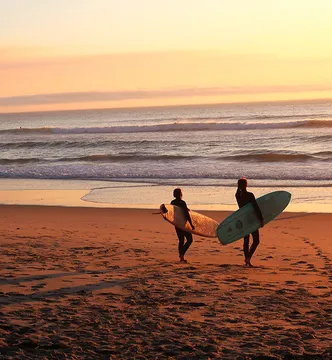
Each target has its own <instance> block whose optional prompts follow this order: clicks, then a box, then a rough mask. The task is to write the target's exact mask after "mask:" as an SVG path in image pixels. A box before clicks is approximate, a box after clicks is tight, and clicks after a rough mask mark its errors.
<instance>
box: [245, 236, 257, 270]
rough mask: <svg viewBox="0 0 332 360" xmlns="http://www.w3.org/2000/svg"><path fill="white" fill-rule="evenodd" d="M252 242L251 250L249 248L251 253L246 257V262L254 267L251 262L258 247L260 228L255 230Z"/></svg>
mask: <svg viewBox="0 0 332 360" xmlns="http://www.w3.org/2000/svg"><path fill="white" fill-rule="evenodd" d="M251 235H252V240H253V241H252V244H251V246H250V250H249V254H248V258H247V259H246V261H245V262H246V264H247V265H248V266H250V267H253V265H252V263H251V258H252V256H253V254H254V252H255V251H256V249H257V246H258V244H259V232H258V230H256V231H254V232H253V233H252V234H251Z"/></svg>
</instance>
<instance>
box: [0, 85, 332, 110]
mask: <svg viewBox="0 0 332 360" xmlns="http://www.w3.org/2000/svg"><path fill="white" fill-rule="evenodd" d="M315 91H332V84H327V85H287V86H282V85H280V86H234V87H205V88H179V89H161V90H134V91H113V92H112V91H90V92H64V93H53V94H35V95H23V96H8V97H0V106H1V107H8V106H25V105H47V104H70V103H93V102H101V101H123V100H141V99H158V98H179V97H196V96H200V97H204V96H226V95H242V94H266V93H270V94H271V93H290V92H297V93H298V92H315Z"/></svg>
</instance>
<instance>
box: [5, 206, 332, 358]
mask: <svg viewBox="0 0 332 360" xmlns="http://www.w3.org/2000/svg"><path fill="white" fill-rule="evenodd" d="M151 212H152V210H144V209H141V210H135V209H98V208H75V207H72V208H65V207H46V206H14V205H4V206H0V224H1V226H0V232H1V236H0V242H1V246H0V315H1V316H0V358H1V359H285V358H287V359H329V358H332V333H331V328H332V306H331V303H332V301H331V300H332V295H331V289H332V243H331V235H330V227H331V223H332V214H310V213H283V214H282V215H280V216H279V217H278V218H277V219H276V220H274V221H273V222H271V223H270V224H268V225H266V226H265V227H264V228H263V229H261V244H260V245H259V247H258V249H257V252H256V253H255V255H254V257H253V259H252V262H253V264H254V265H256V267H254V268H248V267H244V266H243V253H242V241H241V240H240V241H238V242H235V243H234V244H231V245H227V246H222V245H221V244H220V243H219V241H218V240H217V239H207V238H203V237H200V236H194V243H193V245H192V247H191V248H190V249H189V250H188V253H187V260H188V261H189V262H188V263H187V264H183V263H179V262H178V257H177V238H176V235H175V232H174V228H173V227H172V226H171V225H170V224H168V223H167V222H166V221H164V220H163V219H162V217H161V216H159V215H152V214H151ZM202 213H204V214H206V215H208V216H210V217H212V218H213V219H215V220H216V221H218V222H220V221H222V220H223V219H224V218H225V217H226V216H227V215H228V214H229V213H227V212H218V211H216V212H208V211H205V212H202Z"/></svg>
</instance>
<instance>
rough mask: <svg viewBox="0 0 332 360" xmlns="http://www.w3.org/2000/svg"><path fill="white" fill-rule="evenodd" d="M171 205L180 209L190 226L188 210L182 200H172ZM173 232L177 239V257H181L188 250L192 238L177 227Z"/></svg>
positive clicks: (188, 233)
mask: <svg viewBox="0 0 332 360" xmlns="http://www.w3.org/2000/svg"><path fill="white" fill-rule="evenodd" d="M171 205H176V206H179V207H180V208H182V209H183V211H184V213H185V216H186V218H187V221H188V222H189V224H191V218H190V215H189V210H188V207H187V204H186V202H185V201H184V200H180V199H174V200H172V201H171ZM175 231H176V234H177V236H178V239H179V255H180V257H183V256H184V254H185V253H186V251H187V250H188V249H189V246H190V245H191V244H192V242H193V236H192V234H191V233H190V232H188V231H184V230H182V229H179V228H177V227H175ZM185 238H186V239H187V241H186V243H184V239H185Z"/></svg>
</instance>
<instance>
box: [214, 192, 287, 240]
mask: <svg viewBox="0 0 332 360" xmlns="http://www.w3.org/2000/svg"><path fill="white" fill-rule="evenodd" d="M290 200H291V194H290V193H289V192H288V191H273V192H271V193H268V194H266V195H263V196H261V197H259V198H258V199H256V201H257V204H258V206H259V208H260V209H261V212H262V215H263V218H264V224H267V223H269V222H270V221H271V220H273V219H274V218H275V217H276V216H278V215H279V214H280V213H281V212H282V211H283V210H284V209H285V208H286V207H287V205H288V204H289V202H290ZM260 227H261V223H260V221H259V219H258V217H257V215H256V213H255V209H254V207H253V205H252V204H251V203H249V204H247V205H245V206H243V207H242V208H240V209H239V210H237V211H235V212H234V213H233V214H231V215H229V216H228V217H227V218H226V219H225V220H224V221H223V222H222V223H221V224H219V226H218V228H217V235H218V239H219V241H220V242H221V243H222V244H223V245H227V244H230V243H232V242H234V241H236V240H239V239H241V238H243V237H244V236H247V235H248V234H251V233H252V232H254V231H256V230H257V229H259V228H260Z"/></svg>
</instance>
